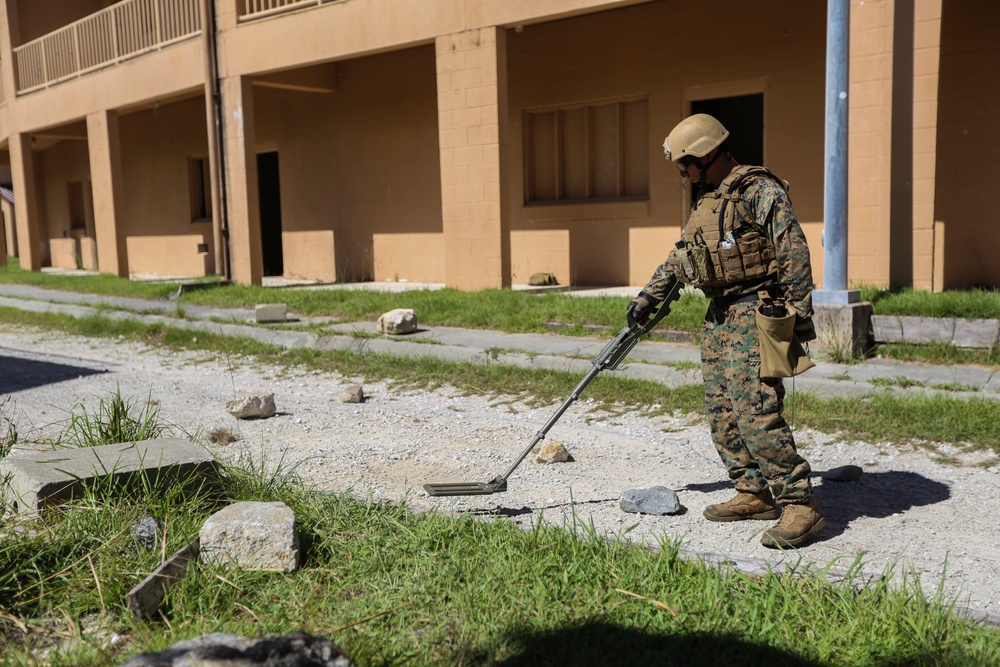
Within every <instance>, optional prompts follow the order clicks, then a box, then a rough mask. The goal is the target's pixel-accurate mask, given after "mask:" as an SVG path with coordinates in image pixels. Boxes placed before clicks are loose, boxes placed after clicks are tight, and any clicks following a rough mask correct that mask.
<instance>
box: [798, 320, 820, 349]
mask: <svg viewBox="0 0 1000 667" xmlns="http://www.w3.org/2000/svg"><path fill="white" fill-rule="evenodd" d="M795 337H796V338H798V339H799V342H800V343H808V342H809V341H811V340H816V327H815V326H813V321H812V318H811V317H796V318H795Z"/></svg>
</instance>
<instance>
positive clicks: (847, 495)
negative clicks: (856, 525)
mask: <svg viewBox="0 0 1000 667" xmlns="http://www.w3.org/2000/svg"><path fill="white" fill-rule="evenodd" d="M814 474H815V472H814ZM814 479H815V478H814ZM815 495H816V502H817V503H818V504H819V506H820V509H822V510H823V516H824V518H826V527H825V528H824V529H823V531H822V532H821V533H820V535H819V540H820V541H822V540H826V539H830V538H832V537H836V536H837V535H840V534H842V533H843V532H844V531H845V530H847V527H848V526H849V525H850V524H851V522H852V521H854V520H855V519H859V518H861V517H865V516H867V517H873V518H876V519H879V518H885V517H889V516H892V515H894V514H899V513H901V512H905V511H907V510H909V509H911V508H914V507H921V506H924V505H933V504H935V503H940V502H944V501H945V500H947V499H948V498H950V497H951V488H950V487H949V486H948V485H947V484H944V483H942V482H938V481H936V480H933V479H928V478H927V477H924V476H923V475H921V474H918V473H915V472H909V471H905V470H889V471H886V472H871V473H864V474H863V475H862V476H861V478H860V479H858V480H856V481H853V482H833V481H829V480H825V479H824V480H821V481H820V483H819V484H817V485H816V487H815Z"/></svg>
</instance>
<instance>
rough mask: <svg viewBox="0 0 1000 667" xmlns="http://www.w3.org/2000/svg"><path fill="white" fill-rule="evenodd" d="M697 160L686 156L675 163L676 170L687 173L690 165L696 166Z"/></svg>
mask: <svg viewBox="0 0 1000 667" xmlns="http://www.w3.org/2000/svg"><path fill="white" fill-rule="evenodd" d="M698 164H699V163H698V159H697V158H694V157H692V156H690V155H686V156H684V157H682V158H681V159H680V160H678V161H677V168H678V169H680V170H681V171H687V170H688V169H690V168H691V166H692V165H696V166H697V165H698Z"/></svg>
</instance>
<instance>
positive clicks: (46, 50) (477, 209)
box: [0, 0, 1000, 290]
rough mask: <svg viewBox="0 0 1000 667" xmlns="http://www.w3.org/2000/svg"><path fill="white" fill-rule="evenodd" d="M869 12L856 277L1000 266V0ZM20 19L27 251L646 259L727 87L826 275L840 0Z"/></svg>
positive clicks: (297, 272) (857, 132) (642, 274)
mask: <svg viewBox="0 0 1000 667" xmlns="http://www.w3.org/2000/svg"><path fill="white" fill-rule="evenodd" d="M850 16H851V31H850V32H851V38H850V42H851V43H850V71H851V75H850V79H851V83H850V90H849V100H850V120H849V127H850V135H849V167H850V184H849V207H848V213H849V215H848V228H849V236H848V254H849V258H848V276H849V281H850V283H851V284H852V286H854V285H858V284H862V283H864V284H875V285H890V284H891V285H895V286H906V285H912V286H914V287H917V288H922V289H934V290H940V289H946V288H960V287H968V286H973V285H990V286H998V285H1000V261H997V258H998V257H1000V226H998V225H997V224H995V222H992V221H991V217H990V216H992V215H993V211H994V209H995V208H996V207H995V206H991V205H990V203H991V202H990V200H989V192H990V191H991V190H992V188H993V187H995V186H994V185H993V184H994V183H1000V163H998V161H997V160H996V159H995V158H994V156H995V155H997V154H1000V40H998V39H996V37H995V35H996V34H998V33H1000V4H998V3H996V2H994V1H993V0H912V1H906V0H864V1H863V2H862V1H860V0H853V1H852V2H851V14H850ZM0 28H2V29H0V75H2V86H0V93H2V100H0V161H6V162H8V163H9V173H10V181H11V183H12V188H11V189H12V190H13V206H10V204H9V202H7V203H6V204H5V205H4V207H3V212H4V214H5V215H4V220H5V230H4V234H3V235H2V237H3V239H4V244H5V245H6V246H7V250H6V254H9V255H14V254H16V255H18V256H19V257H20V262H21V265H22V266H23V267H24V268H27V269H31V270H39V269H41V268H42V267H45V266H53V267H65V268H77V267H80V268H87V269H98V270H100V271H102V272H108V273H113V274H117V275H119V276H128V275H130V274H133V275H134V274H147V275H148V274H151V275H164V276H201V275H206V274H217V275H225V276H230V277H231V278H232V279H233V280H235V281H238V282H242V283H252V284H260V283H261V281H262V278H263V277H264V276H284V277H286V278H288V279H307V280H318V281H327V282H334V281H362V280H376V281H384V280H408V281H429V282H443V283H447V284H448V285H450V286H453V287H458V288H461V289H467V290H474V289H480V288H487V287H502V286H507V285H510V284H516V283H524V282H527V280H528V277H529V276H530V275H531V274H533V273H536V272H551V273H553V274H555V276H556V277H557V279H558V280H559V282H560V283H561V284H563V285H626V284H631V285H637V284H643V283H645V281H646V280H647V278H648V277H649V275H650V273H651V272H652V270H653V269H654V268H655V267H656V266H657V265H658V264H659V263H660V262H661V261H662V260H663V258H664V257H665V255H666V252H667V250H668V249H669V247H670V246H671V245H672V243H673V242H674V241H676V240H677V238H678V237H679V232H680V226H681V224H682V222H683V220H684V218H685V212H686V210H687V208H688V206H689V193H688V192H686V191H685V189H684V187H683V184H682V183H681V181H680V179H679V178H678V176H677V172H676V170H675V169H674V168H673V167H672V166H671V165H669V164H668V163H666V162H665V161H664V159H663V154H662V150H661V148H660V146H661V143H662V141H663V137H664V136H665V135H666V133H667V132H668V131H669V130H670V128H671V127H672V126H673V125H674V124H675V123H676V122H678V121H679V120H680V119H681V118H683V117H684V116H685V115H687V114H689V113H691V112H692V111H707V112H710V113H713V114H716V115H718V116H719V117H720V118H721V119H722V120H723V122H724V123H726V124H727V126H729V127H730V130H731V131H732V132H733V134H734V152H735V153H736V157H737V158H738V159H740V160H741V161H743V162H746V163H753V162H761V161H763V162H765V163H766V164H767V165H768V166H769V167H770V168H771V169H772V170H773V171H775V172H776V173H777V174H778V175H780V176H781V177H783V178H785V179H787V180H788V181H790V183H791V194H792V198H793V200H794V203H795V207H796V210H797V212H798V215H799V217H800V220H801V221H802V223H803V226H804V228H805V230H806V234H807V236H808V238H809V240H810V243H811V246H812V252H813V262H814V274H815V277H816V279H817V281H819V282H822V279H823V249H822V243H821V235H822V228H823V219H822V218H823V164H824V160H823V142H824V127H825V120H824V100H825V87H826V81H825V60H826V46H825V43H826V3H825V2H821V1H820V0H766V1H764V2H754V3H748V2H740V1H738V0H717V1H715V2H711V3H708V2H701V3H693V2H679V1H676V0H660V1H655V2H643V1H640V0H215V1H214V2H213V1H212V0H121V1H120V2H113V1H112V0H45V1H44V2H40V1H39V0H0ZM0 185H3V184H2V183H0ZM15 209H16V215H14V210H15Z"/></svg>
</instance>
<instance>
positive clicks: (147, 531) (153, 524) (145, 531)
mask: <svg viewBox="0 0 1000 667" xmlns="http://www.w3.org/2000/svg"><path fill="white" fill-rule="evenodd" d="M161 530H163V526H162V524H161V523H160V520H159V519H157V518H156V517H152V516H147V517H143V518H141V519H139V520H138V521H136V522H135V523H134V524H133V525H132V537H134V538H135V539H136V541H137V542H138V543H139V544H141V545H142V546H144V547H145V548H146V549H152V548H153V547H155V546H156V538H157V537H158V536H159V535H160V531H161Z"/></svg>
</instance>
